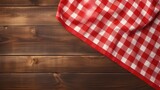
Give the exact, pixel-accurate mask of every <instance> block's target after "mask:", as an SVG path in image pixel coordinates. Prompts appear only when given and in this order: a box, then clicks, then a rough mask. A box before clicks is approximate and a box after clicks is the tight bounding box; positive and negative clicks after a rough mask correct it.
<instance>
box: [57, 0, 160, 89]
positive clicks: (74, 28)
mask: <svg viewBox="0 0 160 90" xmlns="http://www.w3.org/2000/svg"><path fill="white" fill-rule="evenodd" d="M56 17H57V19H58V20H59V21H60V22H61V23H62V24H63V25H64V27H65V28H66V29H67V30H68V31H69V32H71V33H72V34H73V35H75V36H77V37H79V38H80V39H81V40H83V41H84V42H86V43H87V44H89V45H90V46H91V47H93V48H95V49H96V50H97V51H99V52H100V53H102V54H104V55H105V56H107V57H109V58H110V59H111V60H113V61H114V62H116V63H118V64H119V65H120V66H122V67H123V68H125V69H127V70H128V71H130V72H131V73H133V74H134V75H136V76H138V77H139V78H141V79H142V80H144V81H145V82H146V83H148V84H149V85H151V86H152V87H154V88H155V89H157V90H160V1H159V0H60V3H59V6H58V11H57V15H56Z"/></svg>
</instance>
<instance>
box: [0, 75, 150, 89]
mask: <svg viewBox="0 0 160 90" xmlns="http://www.w3.org/2000/svg"><path fill="white" fill-rule="evenodd" d="M57 77H58V78H59V79H60V80H61V82H59V83H58V81H57V79H56V78H57ZM0 89H1V90H153V89H152V88H151V87H149V86H148V85H147V84H145V83H144V82H143V81H141V80H139V79H137V78H136V77H134V76H133V75H131V74H124V73H123V74H112V73H110V74H107V73H92V74H90V73H88V74H86V73H77V74H72V73H66V74H65V73H62V74H54V75H52V74H51V73H8V74H0Z"/></svg>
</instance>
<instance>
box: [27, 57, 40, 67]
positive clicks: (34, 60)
mask: <svg viewBox="0 0 160 90" xmlns="http://www.w3.org/2000/svg"><path fill="white" fill-rule="evenodd" d="M35 64H38V58H35V57H31V56H29V57H28V60H27V65H28V66H33V65H35Z"/></svg>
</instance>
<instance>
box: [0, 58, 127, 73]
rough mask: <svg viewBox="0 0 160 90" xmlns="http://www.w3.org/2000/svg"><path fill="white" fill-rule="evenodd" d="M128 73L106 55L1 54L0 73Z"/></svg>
mask: <svg viewBox="0 0 160 90" xmlns="http://www.w3.org/2000/svg"><path fill="white" fill-rule="evenodd" d="M9 72H13V73H20V72H34V73H35V72H37V73H41V72H46V73H49V72H72V73H79V72H81V73H95V72H99V73H104V72H106V73H128V72H127V71H126V70H124V69H122V68H121V67H120V66H118V65H117V64H115V63H114V62H112V61H111V60H109V59H107V58H106V57H104V56H0V73H9Z"/></svg>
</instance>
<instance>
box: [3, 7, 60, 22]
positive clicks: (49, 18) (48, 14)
mask: <svg viewBox="0 0 160 90" xmlns="http://www.w3.org/2000/svg"><path fill="white" fill-rule="evenodd" d="M56 11H57V7H56V6H55V7H1V8H0V17H1V20H0V25H58V24H59V23H58V22H57V20H56V18H55V15H56Z"/></svg>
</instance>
